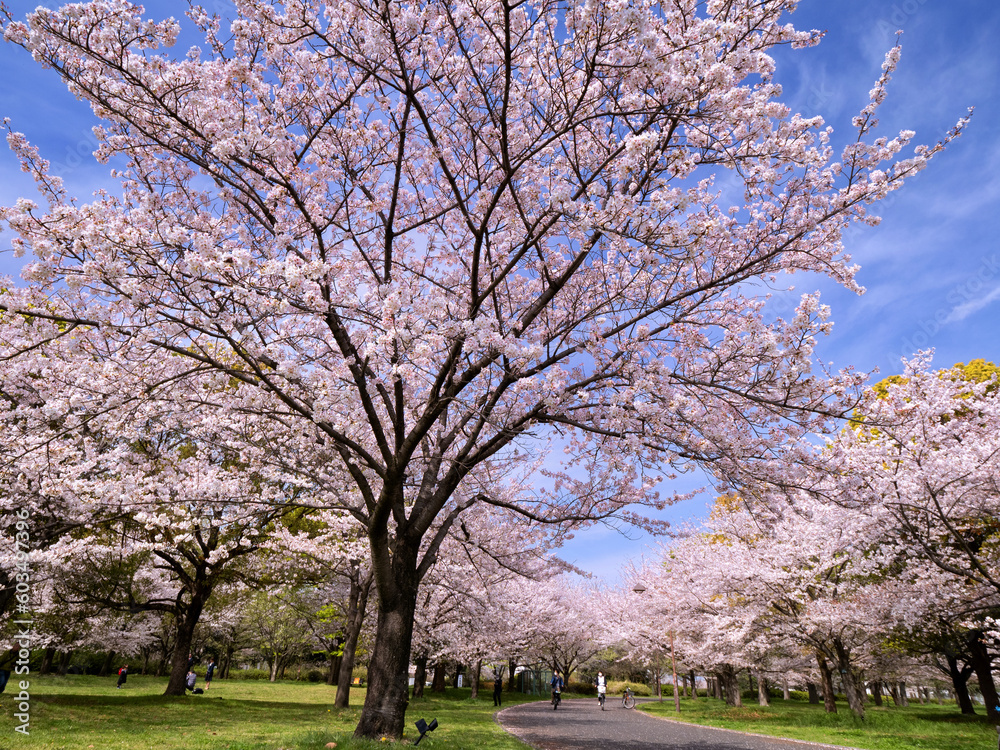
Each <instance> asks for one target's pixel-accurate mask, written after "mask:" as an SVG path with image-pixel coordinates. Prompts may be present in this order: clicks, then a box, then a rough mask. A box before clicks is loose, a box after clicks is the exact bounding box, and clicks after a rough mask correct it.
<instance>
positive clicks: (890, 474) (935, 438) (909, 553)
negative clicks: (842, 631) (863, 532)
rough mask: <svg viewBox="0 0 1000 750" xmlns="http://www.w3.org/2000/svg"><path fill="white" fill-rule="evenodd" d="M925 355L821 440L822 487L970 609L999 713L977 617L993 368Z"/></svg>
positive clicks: (987, 590)
mask: <svg viewBox="0 0 1000 750" xmlns="http://www.w3.org/2000/svg"><path fill="white" fill-rule="evenodd" d="M929 365H930V360H929V357H928V356H920V357H917V358H916V359H914V360H913V361H911V362H909V363H907V367H906V371H905V373H904V375H903V376H901V377H898V378H892V379H889V380H888V381H885V382H883V383H882V384H880V385H879V387H877V388H875V389H872V391H870V392H869V393H868V394H867V397H866V399H865V401H864V402H863V403H862V404H860V405H859V408H858V410H857V412H856V417H855V420H854V422H853V423H852V427H851V428H850V429H845V430H843V431H842V432H841V433H839V434H838V435H837V437H836V439H834V440H832V441H831V442H830V444H829V446H827V449H826V451H825V453H824V457H825V458H826V459H827V460H828V462H829V463H828V465H829V466H830V468H831V473H830V476H831V477H833V479H832V480H831V481H830V483H829V485H827V486H826V487H825V488H824V489H823V492H824V493H825V496H826V498H827V499H828V501H829V502H830V504H831V505H835V506H837V507H841V508H843V509H845V510H847V511H850V512H851V513H853V514H856V515H858V516H867V517H869V518H873V519H876V520H878V522H879V523H881V524H882V526H883V528H884V529H886V531H887V533H886V534H885V536H884V538H883V540H882V544H883V546H884V548H885V549H886V550H891V552H892V553H894V554H896V555H897V556H898V557H900V558H901V559H903V560H906V561H912V562H913V564H912V565H910V566H909V571H910V572H911V573H912V575H913V576H914V577H915V578H914V580H916V581H917V582H918V584H919V583H920V581H921V579H922V581H923V588H924V591H925V592H929V591H935V592H936V593H935V597H936V598H943V599H944V601H946V602H949V603H950V604H951V605H952V606H951V609H952V611H953V612H965V613H967V614H968V617H967V618H966V621H967V622H968V623H969V625H968V627H967V628H965V630H966V632H967V643H966V647H967V649H968V653H969V656H970V663H972V664H973V665H974V668H975V671H976V674H977V678H978V680H979V684H980V689H981V690H982V692H983V697H984V699H985V700H986V704H987V711H988V712H989V715H990V717H991V718H992V719H993V720H995V721H1000V705H998V701H1000V697H998V695H997V692H996V688H995V685H994V682H993V676H992V657H991V655H990V653H989V648H988V643H987V639H986V638H985V637H984V635H985V632H984V630H983V628H982V627H981V623H982V621H983V618H984V617H985V616H988V615H990V614H993V613H995V611H996V607H997V606H998V604H1000V599H998V598H997V595H998V594H1000V555H998V554H997V550H998V546H997V541H998V539H1000V536H998V533H1000V529H998V527H997V523H996V519H997V517H998V515H1000V484H998V477H1000V431H998V428H997V426H998V424H1000V394H998V380H997V368H996V367H995V366H993V365H992V364H990V363H985V362H982V361H981V360H980V361H977V362H973V363H970V364H969V365H968V366H966V365H956V366H955V367H953V368H949V369H945V370H940V371H931V370H930V369H929ZM923 563H926V564H928V565H929V566H930V568H927V567H922V564H923ZM977 610H978V614H976V611H977ZM977 619H978V620H979V621H980V624H978V625H977V624H976V622H975V621H976V620H977Z"/></svg>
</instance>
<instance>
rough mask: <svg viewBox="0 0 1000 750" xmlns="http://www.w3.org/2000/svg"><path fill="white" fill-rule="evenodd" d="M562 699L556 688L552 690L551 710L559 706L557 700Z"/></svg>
mask: <svg viewBox="0 0 1000 750" xmlns="http://www.w3.org/2000/svg"><path fill="white" fill-rule="evenodd" d="M561 700H562V695H561V694H560V692H559V691H558V690H553V691H552V710H553V711H555V710H556V709H557V708H559V702H560V701H561Z"/></svg>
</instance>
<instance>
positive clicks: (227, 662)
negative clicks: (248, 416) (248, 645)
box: [219, 643, 236, 680]
mask: <svg viewBox="0 0 1000 750" xmlns="http://www.w3.org/2000/svg"><path fill="white" fill-rule="evenodd" d="M235 650H236V649H235V648H233V644H231V643H230V644H228V645H227V646H226V655H225V656H224V657H222V669H221V670H219V671H220V674H219V679H222V680H228V679H229V669H230V667H232V665H233V651H235Z"/></svg>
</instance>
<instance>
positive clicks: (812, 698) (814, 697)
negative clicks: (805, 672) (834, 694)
mask: <svg viewBox="0 0 1000 750" xmlns="http://www.w3.org/2000/svg"><path fill="white" fill-rule="evenodd" d="M806 692H807V693H809V702H810V703H812V704H813V705H819V691H818V690H817V689H816V683H815V682H807V683H806Z"/></svg>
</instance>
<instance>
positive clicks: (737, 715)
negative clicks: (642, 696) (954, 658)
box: [640, 696, 997, 750]
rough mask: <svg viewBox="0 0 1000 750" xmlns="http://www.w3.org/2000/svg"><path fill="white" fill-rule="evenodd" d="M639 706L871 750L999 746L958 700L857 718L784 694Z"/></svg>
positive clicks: (843, 709)
mask: <svg viewBox="0 0 1000 750" xmlns="http://www.w3.org/2000/svg"><path fill="white" fill-rule="evenodd" d="M640 707H641V709H642V710H643V711H647V712H649V713H651V714H653V715H654V716H662V717H664V718H668V719H680V720H681V721H688V722H691V723H694V724H702V725H705V726H712V727H722V728H725V729H736V730H739V731H741V732H751V733H753V734H766V735H770V736H772V737H788V738H790V739H796V740H809V741H812V742H824V743H827V744H830V745H842V746H845V747H857V748H866V750H942V749H945V750H988V749H989V748H995V747H996V746H997V732H996V729H995V728H994V727H992V726H991V725H990V724H988V723H987V721H986V718H985V716H983V715H982V714H981V713H980V715H978V716H963V715H962V714H961V713H959V711H958V708H957V707H956V706H955V705H954V704H951V705H947V704H946V705H943V706H938V705H936V704H926V705H910V707H909V708H896V707H882V708H877V707H875V706H872V705H869V706H867V707H866V716H865V720H864V721H861V720H859V719H857V718H855V717H854V715H853V714H852V713H851V712H850V710H849V709H848V707H847V705H846V703H844V704H841V703H838V705H837V713H835V714H828V713H826V712H825V711H824V710H823V706H822V704H821V705H818V706H817V705H810V704H809V703H807V702H805V701H799V700H790V701H783V700H781V699H780V698H778V699H772V701H771V705H770V706H758V705H744V706H743V707H742V708H729V707H727V706H726V704H725V702H723V701H720V700H716V699H715V698H698V699H697V700H692V699H690V698H688V699H684V700H682V701H681V713H680V715H679V716H678V715H677V714H676V713H675V712H674V702H673V698H672V697H667V696H664V701H663V703H658V702H654V703H643V704H641V706H640ZM980 710H981V709H980Z"/></svg>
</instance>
